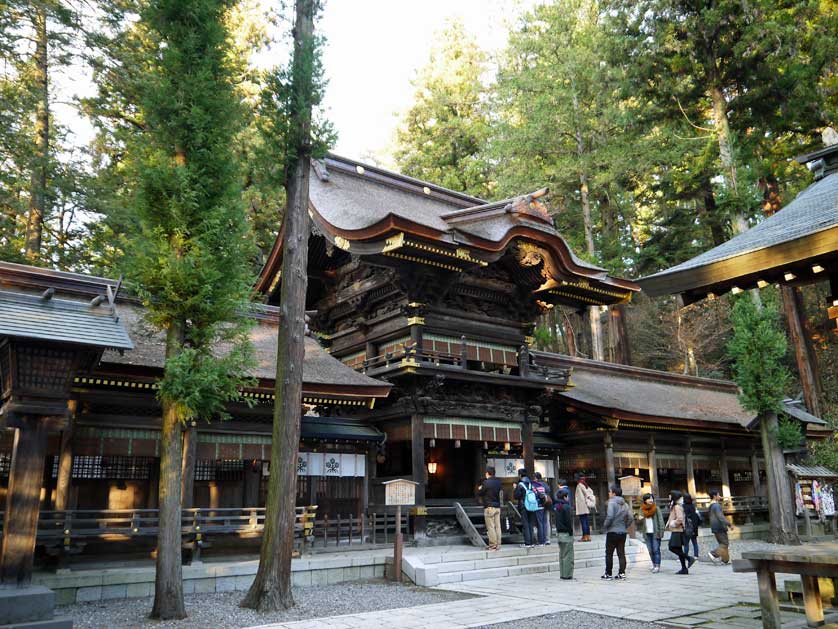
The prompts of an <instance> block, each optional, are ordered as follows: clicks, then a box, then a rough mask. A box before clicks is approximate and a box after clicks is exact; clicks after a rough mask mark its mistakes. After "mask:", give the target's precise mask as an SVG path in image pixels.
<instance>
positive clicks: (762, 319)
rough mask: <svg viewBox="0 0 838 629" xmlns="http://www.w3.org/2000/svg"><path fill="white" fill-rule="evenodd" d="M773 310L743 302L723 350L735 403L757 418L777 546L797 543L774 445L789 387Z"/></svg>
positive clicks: (783, 342)
mask: <svg viewBox="0 0 838 629" xmlns="http://www.w3.org/2000/svg"><path fill="white" fill-rule="evenodd" d="M773 306H774V304H772V303H770V302H769V303H768V305H766V306H762V305H761V304H760V303H758V300H757V299H755V298H753V296H743V297H740V298H738V299H737V300H736V304H735V305H734V307H733V317H732V320H733V338H732V339H731V341H730V344H729V345H728V350H729V352H730V354H731V357H732V358H733V363H734V367H733V370H734V373H735V375H736V382H737V384H739V388H740V389H741V391H742V392H741V394H740V396H739V400H740V402H741V403H742V406H744V407H745V408H746V409H748V410H750V411H753V412H755V413H758V415H759V422H760V434H761V437H762V451H763V456H764V457H765V471H766V477H767V481H768V482H767V484H768V508H769V514H770V522H771V539H772V541H773V542H775V543H778V544H793V543H799V540H798V538H797V530H796V526H795V522H794V515H793V514H792V511H791V504H792V496H791V489H790V487H789V483H788V479H787V477H786V465H785V457H784V455H783V450H782V448H781V447H780V444H779V441H778V431H779V423H778V421H777V411H778V410H779V408H780V402H781V401H782V399H783V397H784V393H785V390H786V388H787V386H788V381H789V373H788V371H787V369H786V367H785V365H784V364H783V359H784V358H785V355H786V336H785V334H783V331H782V330H781V329H780V327H779V321H778V316H777V312H776V309H775V308H774V307H773Z"/></svg>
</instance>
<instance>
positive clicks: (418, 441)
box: [410, 415, 428, 539]
mask: <svg viewBox="0 0 838 629" xmlns="http://www.w3.org/2000/svg"><path fill="white" fill-rule="evenodd" d="M410 439H411V463H412V468H413V480H414V482H417V483H419V484H418V485H416V507H417V512H420V513H423V515H416V516H415V517H414V520H413V538H414V539H420V538H424V537H425V530H426V529H425V527H426V517H425V515H424V507H425V488H426V486H427V483H428V477H427V470H426V468H425V420H424V419H423V418H422V416H421V415H413V416H412V417H411V418H410Z"/></svg>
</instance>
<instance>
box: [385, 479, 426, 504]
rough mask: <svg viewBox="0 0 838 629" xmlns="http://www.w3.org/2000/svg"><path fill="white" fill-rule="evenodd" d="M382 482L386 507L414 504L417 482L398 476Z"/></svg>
mask: <svg viewBox="0 0 838 629" xmlns="http://www.w3.org/2000/svg"><path fill="white" fill-rule="evenodd" d="M382 484H383V485H384V504H385V505H387V506H388V507H391V506H393V507H395V506H399V507H412V506H413V505H414V504H416V485H418V484H419V483H414V482H413V481H412V480H405V479H403V478H398V479H396V480H388V481H385V482H384V483H382Z"/></svg>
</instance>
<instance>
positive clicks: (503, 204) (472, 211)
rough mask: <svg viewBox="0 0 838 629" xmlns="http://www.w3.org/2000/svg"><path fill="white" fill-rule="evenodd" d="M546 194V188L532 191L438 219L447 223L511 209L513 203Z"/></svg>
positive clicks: (448, 213) (446, 214)
mask: <svg viewBox="0 0 838 629" xmlns="http://www.w3.org/2000/svg"><path fill="white" fill-rule="evenodd" d="M546 192H547V188H544V187H542V188H539V189H538V190H533V191H532V192H529V193H527V194H516V195H515V196H513V197H509V198H507V199H501V200H500V201H491V202H489V203H483V204H482V205H475V206H473V207H467V208H463V209H462V210H454V211H453V212H447V213H445V214H441V215H440V217H441V218H442V219H443V220H444V221H447V220H448V219H450V218H460V217H461V216H468V215H470V214H480V213H481V212H485V211H487V210H496V209H499V208H507V207H512V205H513V203H514V202H515V201H517V200H519V199H526V198H538V196H544V194H546ZM536 195H538V196H536Z"/></svg>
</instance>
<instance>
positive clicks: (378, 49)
mask: <svg viewBox="0 0 838 629" xmlns="http://www.w3.org/2000/svg"><path fill="white" fill-rule="evenodd" d="M527 4H531V3H526V2H521V1H518V2H516V1H510V0H506V1H505V2H504V1H503V0H422V1H420V2H415V1H412V0H389V1H388V0H329V1H328V2H327V3H326V8H325V10H324V12H323V15H322V18H321V20H320V23H319V24H318V28H319V30H320V32H321V33H322V34H323V35H325V37H326V42H327V43H326V47H325V49H324V51H323V65H324V70H325V73H326V78H327V80H328V86H327V89H326V99H325V105H326V110H327V116H328V118H329V119H330V120H331V121H332V123H333V124H334V125H335V127H336V129H337V132H338V142H337V146H336V147H335V148H334V152H335V153H338V154H340V155H343V156H345V157H351V158H355V159H360V160H365V159H368V158H369V157H370V156H374V157H375V158H377V159H379V160H381V161H382V163H383V164H384V165H391V164H390V156H389V148H390V144H391V142H392V139H393V136H394V133H395V129H396V127H397V124H398V114H400V113H401V112H404V111H405V110H407V109H408V108H409V107H410V105H411V103H412V102H413V93H414V88H413V87H412V86H411V80H412V79H413V78H414V77H415V75H416V71H417V70H418V69H419V68H421V67H423V66H424V65H426V64H427V63H428V59H429V55H430V49H431V44H432V42H433V37H434V34H435V33H436V32H437V31H439V30H441V29H442V28H443V27H444V26H445V22H446V20H448V19H451V18H457V17H458V18H460V19H462V21H463V23H464V25H465V27H466V29H467V30H468V31H469V32H471V33H472V34H473V35H474V36H475V37H476V38H477V42H478V44H479V45H480V47H481V48H483V49H484V50H486V51H487V52H489V53H490V54H492V53H497V52H499V51H500V50H501V49H503V47H504V45H505V44H506V41H507V34H508V32H509V28H510V26H511V25H512V23H513V22H514V19H515V18H516V17H517V16H518V15H520V13H521V11H522V10H523V8H522V7H524V6H526V5H527Z"/></svg>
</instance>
